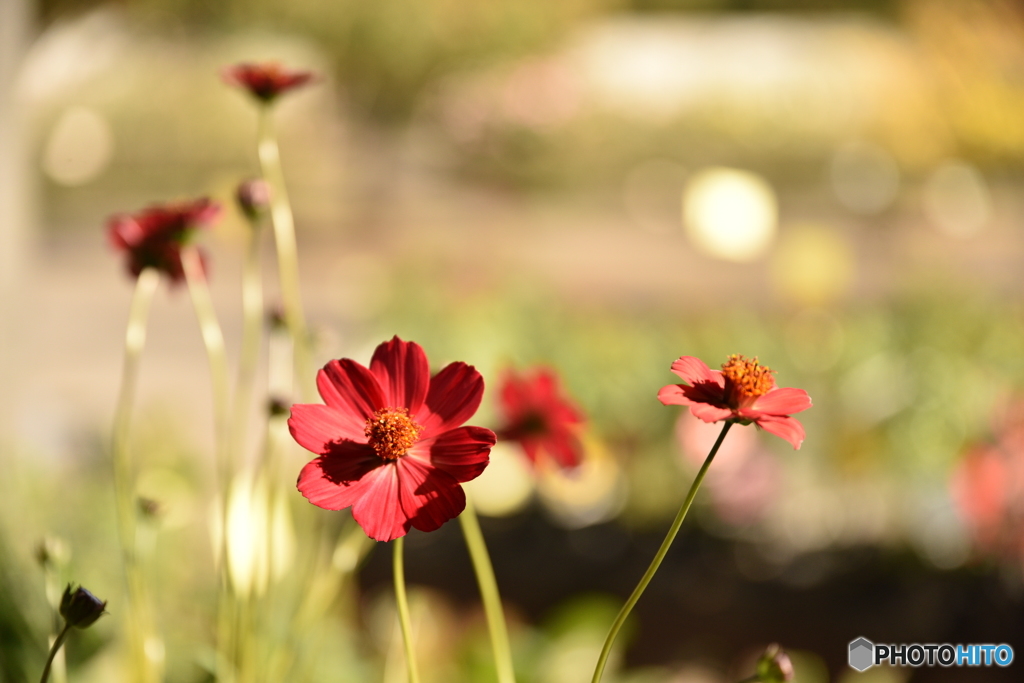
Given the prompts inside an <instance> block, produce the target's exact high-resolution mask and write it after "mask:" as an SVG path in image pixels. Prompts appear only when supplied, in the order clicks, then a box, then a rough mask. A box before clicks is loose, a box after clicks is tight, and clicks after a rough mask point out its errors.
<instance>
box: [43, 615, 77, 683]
mask: <svg viewBox="0 0 1024 683" xmlns="http://www.w3.org/2000/svg"><path fill="white" fill-rule="evenodd" d="M70 630H71V624H69V623H67V622H65V623H64V628H63V630H61V632H60V634H59V635H58V636H57V639H56V640H55V641H53V645H51V646H50V656H49V657H47V658H46V666H45V667H44V668H43V677H42V678H40V679H39V683H46V681H47V679H49V678H50V666H51V665H53V658H54V657H56V656H57V651H58V650H60V648H61V646H62V645H63V644H64V641H65V640H67V637H68V632H69V631H70Z"/></svg>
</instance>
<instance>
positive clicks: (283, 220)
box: [257, 106, 316, 400]
mask: <svg viewBox="0 0 1024 683" xmlns="http://www.w3.org/2000/svg"><path fill="white" fill-rule="evenodd" d="M258 126H259V131H258V147H257V152H258V154H259V159H260V168H261V169H262V173H263V180H264V181H265V182H266V183H267V184H268V185H269V186H270V222H271V224H272V225H273V228H274V241H275V243H276V245H277V270H278V276H279V277H280V279H281V297H282V299H283V300H284V316H285V323H286V324H287V325H288V330H289V332H291V335H292V340H293V342H294V344H295V372H296V373H297V374H298V376H299V378H300V379H299V381H300V382H301V383H302V386H301V388H302V395H303V397H304V398H305V399H306V400H312V399H313V398H314V397H315V396H316V388H315V386H314V384H313V371H312V361H311V360H310V351H309V335H308V333H307V331H306V318H305V315H304V314H303V312H302V295H301V292H300V288H299V257H298V248H297V247H296V243H295V219H294V218H293V216H292V208H291V203H290V202H289V201H288V190H287V189H286V188H285V183H284V170H283V169H282V167H281V153H280V150H279V148H278V146H277V136H276V135H275V134H274V128H273V124H272V121H271V109H270V107H268V106H263V107H260V113H259V123H258Z"/></svg>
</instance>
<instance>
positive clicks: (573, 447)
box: [498, 368, 583, 468]
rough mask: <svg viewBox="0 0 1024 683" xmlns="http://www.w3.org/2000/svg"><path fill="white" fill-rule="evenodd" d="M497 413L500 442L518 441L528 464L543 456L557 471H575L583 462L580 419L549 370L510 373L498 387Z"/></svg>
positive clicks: (574, 406) (575, 408)
mask: <svg viewBox="0 0 1024 683" xmlns="http://www.w3.org/2000/svg"><path fill="white" fill-rule="evenodd" d="M500 396H501V402H500V404H499V405H500V409H501V412H502V413H503V414H504V418H505V427H504V428H502V429H499V430H498V434H499V436H500V437H501V438H502V439H509V440H511V441H517V442H518V443H519V445H520V446H522V447H523V451H524V452H525V453H526V457H527V458H529V460H530V462H531V463H533V464H535V465H536V464H537V459H538V457H540V454H541V453H543V454H545V455H547V456H549V457H551V458H553V459H554V461H555V462H556V463H558V465H559V467H562V468H572V467H576V466H578V465H579V464H580V462H581V461H582V460H583V445H582V444H581V443H580V438H579V427H580V425H581V424H582V423H583V415H582V414H581V413H580V411H579V409H578V408H577V407H576V405H575V404H574V403H573V402H572V401H570V400H569V399H568V398H567V397H566V396H565V395H564V394H563V393H562V390H561V387H560V386H559V381H558V375H556V374H555V371H554V370H552V369H550V368H537V369H536V370H534V372H533V373H532V374H522V375H519V374H516V373H515V372H512V371H509V372H507V373H506V374H505V378H504V381H503V383H502V385H501V394H500Z"/></svg>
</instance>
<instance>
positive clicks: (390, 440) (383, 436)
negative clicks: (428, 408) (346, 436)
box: [363, 408, 423, 460]
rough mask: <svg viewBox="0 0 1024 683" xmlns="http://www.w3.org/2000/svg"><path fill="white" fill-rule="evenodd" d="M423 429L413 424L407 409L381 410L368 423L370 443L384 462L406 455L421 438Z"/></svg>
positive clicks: (367, 433) (367, 437) (367, 430)
mask: <svg viewBox="0 0 1024 683" xmlns="http://www.w3.org/2000/svg"><path fill="white" fill-rule="evenodd" d="M421 431H423V427H421V426H420V425H418V424H416V423H415V422H413V420H412V418H411V417H409V410H408V409H407V408H381V409H380V410H378V411H377V412H375V413H374V414H373V417H371V418H370V419H368V420H367V421H366V429H365V430H363V433H364V434H366V439H367V441H368V443H369V444H370V445H371V446H372V447H373V450H374V451H376V453H377V455H379V456H380V457H381V458H383V459H384V460H397V459H398V458H400V457H402V456H403V455H405V454H406V453H407V452H408V451H409V449H410V448H412V446H413V444H414V443H416V440H417V439H418V438H419V435H420V432H421Z"/></svg>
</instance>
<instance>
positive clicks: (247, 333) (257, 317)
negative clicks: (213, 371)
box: [231, 221, 263, 457]
mask: <svg viewBox="0 0 1024 683" xmlns="http://www.w3.org/2000/svg"><path fill="white" fill-rule="evenodd" d="M250 227H251V228H252V229H251V230H250V231H249V244H248V247H247V249H246V253H245V262H244V264H243V266H242V348H241V351H240V353H239V357H238V380H237V382H236V385H235V387H236V388H235V405H234V407H235V411H234V413H235V414H234V417H233V422H232V437H231V450H232V452H233V453H234V454H235V455H236V457H242V456H243V454H244V453H245V451H246V445H247V444H246V439H245V437H246V433H247V432H248V430H247V429H246V427H247V424H248V417H249V411H250V410H251V409H252V396H253V386H254V385H255V383H256V364H257V362H258V361H259V354H260V338H261V337H260V333H261V331H262V329H263V281H262V279H261V278H260V275H261V270H262V268H261V259H260V237H261V236H262V231H261V230H260V226H259V222H258V221H253V222H252V223H251V225H250Z"/></svg>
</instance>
